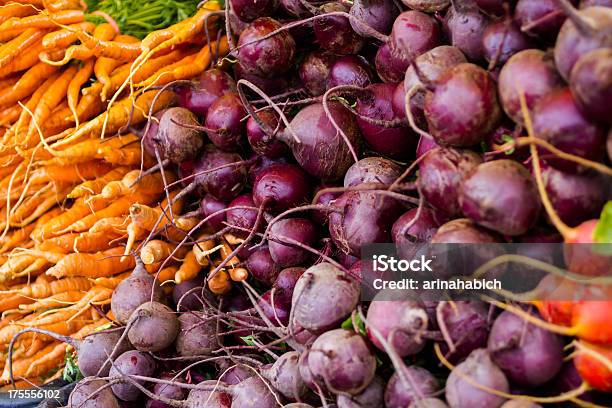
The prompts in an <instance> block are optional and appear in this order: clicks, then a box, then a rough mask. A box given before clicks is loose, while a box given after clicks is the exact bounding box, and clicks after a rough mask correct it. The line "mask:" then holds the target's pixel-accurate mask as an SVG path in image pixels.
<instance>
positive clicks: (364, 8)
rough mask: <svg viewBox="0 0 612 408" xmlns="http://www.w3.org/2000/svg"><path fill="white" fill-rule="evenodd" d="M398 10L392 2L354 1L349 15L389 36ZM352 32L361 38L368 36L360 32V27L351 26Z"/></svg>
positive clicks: (384, 0) (377, 0)
mask: <svg viewBox="0 0 612 408" xmlns="http://www.w3.org/2000/svg"><path fill="white" fill-rule="evenodd" d="M399 12H400V10H399V9H398V8H397V6H396V5H395V3H394V2H393V0H356V1H353V4H352V6H351V10H350V11H349V13H350V14H351V15H352V16H355V17H357V18H358V19H359V20H361V21H363V22H365V23H366V24H367V25H368V26H369V27H371V28H373V29H374V30H376V31H378V32H379V33H383V34H389V33H390V32H391V27H392V26H393V21H394V20H395V18H396V17H397V16H398V14H399ZM351 26H352V27H353V30H355V32H356V33H357V34H359V35H361V36H363V37H367V36H368V34H367V33H364V32H362V31H360V27H359V26H358V25H356V24H352V23H351Z"/></svg>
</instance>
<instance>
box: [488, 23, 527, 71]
mask: <svg viewBox="0 0 612 408" xmlns="http://www.w3.org/2000/svg"><path fill="white" fill-rule="evenodd" d="M482 43H483V48H484V57H485V59H486V60H487V61H488V62H489V63H491V62H492V61H496V64H495V65H503V64H504V63H505V62H506V61H508V59H510V57H512V56H513V55H514V54H516V53H517V52H519V51H522V50H524V49H527V48H530V46H531V41H530V39H529V37H527V36H526V35H525V34H523V32H522V31H521V30H520V28H519V27H518V25H517V24H516V23H514V22H513V21H512V20H502V21H498V22H495V23H491V24H489V25H488V26H487V28H486V29H485V30H484V33H483V37H482Z"/></svg>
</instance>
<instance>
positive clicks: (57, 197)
mask: <svg viewBox="0 0 612 408" xmlns="http://www.w3.org/2000/svg"><path fill="white" fill-rule="evenodd" d="M67 193H68V190H56V191H53V193H52V194H51V195H48V196H47V197H46V198H45V199H44V200H43V201H42V202H41V203H39V204H38V206H37V207H36V208H35V209H34V210H33V211H32V213H31V214H30V215H28V216H27V217H26V218H23V219H22V220H21V221H20V222H15V221H13V222H12V225H13V226H14V227H17V228H23V227H25V226H27V225H29V224H30V223H32V222H34V221H35V220H36V219H38V217H40V216H41V215H43V214H45V213H46V212H47V211H48V210H49V209H51V208H53V207H55V206H56V205H57V204H58V203H59V202H61V201H63V200H64V199H65V198H66V194H67ZM32 232H34V231H32Z"/></svg>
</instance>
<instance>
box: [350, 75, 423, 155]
mask: <svg viewBox="0 0 612 408" xmlns="http://www.w3.org/2000/svg"><path fill="white" fill-rule="evenodd" d="M396 87H397V86H396V85H395V84H389V83H387V84H372V85H370V86H368V87H367V88H366V89H365V91H364V92H363V93H361V94H360V95H359V97H358V99H357V107H356V110H357V112H358V113H359V114H360V115H362V116H365V117H368V118H370V119H377V120H385V121H391V120H395V119H399V118H400V117H399V116H398V115H396V114H395V112H393V106H392V97H393V92H394V91H395V88H396ZM357 124H358V125H359V129H360V130H361V134H362V135H363V137H364V139H365V140H366V142H367V143H368V145H369V146H370V148H371V149H372V150H374V151H375V152H377V153H380V154H382V155H384V156H388V157H393V158H397V159H406V158H410V157H414V151H415V148H416V144H417V137H416V135H415V134H414V133H413V132H412V131H411V130H410V128H409V127H406V126H398V127H384V126H379V125H375V124H372V123H369V122H367V121H366V120H364V119H362V118H361V117H357Z"/></svg>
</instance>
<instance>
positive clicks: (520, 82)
mask: <svg viewBox="0 0 612 408" xmlns="http://www.w3.org/2000/svg"><path fill="white" fill-rule="evenodd" d="M561 86H563V80H562V79H561V77H560V76H559V74H558V73H557V70H556V68H555V64H554V61H553V60H552V58H551V57H550V56H549V55H548V54H546V53H545V52H544V51H541V50H536V49H530V50H524V51H521V52H519V53H517V54H515V55H514V56H512V57H511V58H510V59H509V60H508V62H507V63H506V64H505V65H504V66H503V67H502V69H501V72H500V74H499V81H498V88H499V98H500V101H501V105H502V108H503V109H504V111H505V112H506V114H507V115H508V116H510V117H511V118H512V120H514V122H516V123H518V124H523V113H522V112H521V104H520V99H519V89H520V90H522V91H523V92H524V93H525V101H526V102H527V107H528V108H529V110H531V109H533V107H534V106H535V104H536V103H537V102H538V101H539V100H540V99H541V98H542V97H543V96H544V95H546V94H548V93H550V92H552V91H553V90H554V89H556V88H559V87H561Z"/></svg>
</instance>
